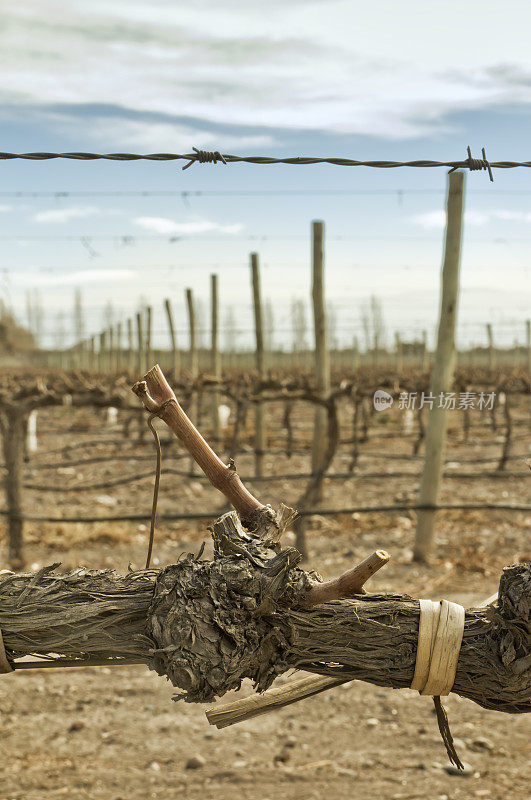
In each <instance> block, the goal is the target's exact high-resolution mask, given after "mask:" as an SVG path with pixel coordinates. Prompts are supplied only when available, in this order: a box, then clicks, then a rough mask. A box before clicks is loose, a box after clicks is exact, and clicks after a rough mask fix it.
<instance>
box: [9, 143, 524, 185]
mask: <svg viewBox="0 0 531 800" xmlns="http://www.w3.org/2000/svg"><path fill="white" fill-rule="evenodd" d="M193 150H194V152H193V153H146V154H141V153H84V152H72V153H48V152H36V153H5V152H0V160H3V161H9V160H13V159H24V160H26V161H47V160H50V159H54V158H65V159H70V160H73V161H98V160H105V161H186V162H187V163H186V164H185V165H184V166H183V170H184V169H188V168H189V167H191V166H192V165H193V164H195V163H199V164H207V163H211V164H217V163H218V162H221V163H223V164H225V165H226V164H234V163H241V162H243V163H246V164H293V165H308V164H331V165H334V166H338V167H372V168H375V169H394V168H396V167H415V168H419V167H424V168H433V167H449V168H450V172H453V171H454V170H456V169H468V170H470V171H471V172H473V171H476V170H486V171H487V172H488V173H489V177H490V180H491V181H492V180H493V175H492V170H493V169H514V168H517V167H531V161H492V162H489V161H488V159H487V156H486V154H485V148H483V149H482V157H481V158H473V157H472V154H471V150H470V147H468V148H467V153H468V155H467V158H466V159H464V160H461V161H431V160H427V159H421V160H415V161H387V160H380V161H357V160H355V159H351V158H331V157H321V156H319V157H314V156H292V157H287V158H275V157H274V156H236V155H230V154H227V153H220V152H219V150H215V151H208V150H199V149H198V148H196V147H194V148H193Z"/></svg>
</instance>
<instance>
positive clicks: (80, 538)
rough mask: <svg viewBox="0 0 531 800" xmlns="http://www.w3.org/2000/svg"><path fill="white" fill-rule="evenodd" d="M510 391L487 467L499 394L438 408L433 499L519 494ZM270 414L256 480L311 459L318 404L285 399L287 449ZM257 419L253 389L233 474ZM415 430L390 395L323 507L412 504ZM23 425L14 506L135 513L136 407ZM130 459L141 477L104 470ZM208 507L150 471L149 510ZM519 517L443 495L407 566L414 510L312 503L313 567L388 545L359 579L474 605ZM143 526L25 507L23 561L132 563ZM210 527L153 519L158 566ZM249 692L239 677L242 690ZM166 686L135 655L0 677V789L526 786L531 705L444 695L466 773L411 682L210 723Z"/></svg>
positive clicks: (487, 588) (266, 790) (517, 403)
mask: <svg viewBox="0 0 531 800" xmlns="http://www.w3.org/2000/svg"><path fill="white" fill-rule="evenodd" d="M133 401H134V398H133ZM132 405H134V403H133V404H132ZM511 407H512V429H513V430H512V442H511V448H510V453H509V456H510V457H509V459H508V460H507V462H506V464H505V469H504V473H505V474H504V473H500V472H499V471H498V470H497V466H498V464H499V460H500V455H501V452H502V450H503V446H504V441H505V429H504V421H503V413H502V409H501V407H500V408H499V409H498V412H497V416H496V418H495V420H494V423H495V425H496V428H495V429H494V428H493V420H492V419H491V417H490V416H489V414H488V412H485V411H483V412H480V411H478V410H473V411H471V412H467V413H469V414H470V419H469V423H470V425H467V426H465V425H464V424H463V421H464V417H463V414H464V412H462V411H457V410H456V411H455V412H452V413H451V419H450V432H449V447H448V454H447V459H448V463H447V467H446V473H447V474H446V477H445V480H444V486H443V494H442V497H441V502H442V503H449V504H455V505H458V504H460V503H467V502H475V503H482V502H485V503H493V502H496V503H502V502H503V503H510V504H515V505H517V504H526V503H529V477H528V475H529V469H528V467H527V466H526V459H528V458H529V457H530V455H531V430H530V427H529V396H528V395H526V394H518V395H515V397H514V398H513V401H512V406H511ZM206 408H207V407H206V404H205V409H206ZM203 413H204V429H205V431H206V433H207V436H208V433H209V424H210V423H209V417H208V413H207V410H204V411H203ZM284 413H285V408H284V404H283V403H282V402H275V403H270V404H268V405H267V413H266V422H267V428H268V448H269V449H268V452H267V454H266V456H265V469H264V473H265V475H266V476H268V478H273V477H275V476H286V475H288V474H289V473H298V474H307V473H308V472H309V471H310V447H311V437H312V424H313V413H314V409H313V408H312V406H311V405H310V404H308V403H303V402H300V403H296V404H295V410H294V411H292V442H291V449H292V454H291V455H287V454H286V445H287V432H286V428H285V424H284V423H285V420H284ZM129 417H131V419H130V423H129V425H128V426H126V433H127V435H126V436H124V422H125V421H126V420H127V419H128V418H129ZM339 419H340V423H341V424H340V440H341V443H340V445H339V447H338V450H337V453H336V456H335V458H334V461H333V464H332V467H331V473H332V474H333V473H341V474H348V473H349V472H350V470H351V465H352V448H353V443H352V408H351V406H350V405H349V404H348V403H347V402H346V401H345V402H343V401H341V403H340V405H339ZM252 420H253V411H252V405H251V406H250V408H249V411H248V414H247V418H246V420H245V423H244V426H243V428H242V430H241V432H240V436H239V443H238V452H237V454H236V461H237V467H238V470H239V472H240V474H241V475H242V476H244V478H245V476H249V477H251V478H252V477H253V476H254V453H253V438H252V434H253V430H252ZM159 427H160V430H161V438H162V439H163V468H164V467H165V468H169V469H173V470H174V472H175V473H178V472H185V473H186V472H188V471H189V468H190V464H189V457H188V456H185V455H184V454H183V452H182V450H181V448H180V446H179V445H178V444H177V443H176V442H175V441H170V439H169V431H167V429H164V426H162V425H160V426H159ZM232 434H233V430H232V421H231V420H229V425H228V427H227V429H226V430H225V432H224V441H223V445H222V448H221V449H222V450H223V451H224V453H225V454H226V452H227V450H228V449H230V445H231V441H232ZM417 440H418V427H417V420H416V418H414V419H413V427H412V429H411V430H410V431H409V432H408V431H406V430H404V412H403V411H402V410H400V409H399V408H397V407H396V405H395V406H394V407H393V408H392V409H390V410H389V411H385V412H380V413H378V414H373V415H372V416H371V418H370V423H369V428H368V436H367V438H366V440H360V441H359V443H358V447H359V453H358V458H357V462H356V465H355V466H354V468H353V471H352V475H351V477H348V478H342V479H341V480H339V479H333V478H332V477H328V478H326V479H325V483H324V500H323V503H322V507H323V508H326V509H330V508H341V507H351V506H375V505H382V504H400V503H404V502H406V503H410V504H411V503H414V502H415V499H416V492H417V489H418V481H419V478H418V476H419V473H420V469H421V465H422V460H421V456H422V453H423V450H422V442H421V441H420V442H418V452H417V457H416V458H412V453H413V449H414V447H415V442H416V441H417ZM38 442H39V447H38V450H37V452H36V453H33V454H30V455H29V456H28V460H27V461H26V463H25V465H24V484H25V486H26V488H25V490H24V512H25V514H27V515H29V516H31V515H35V516H49V517H62V516H65V517H66V516H70V517H73V516H74V517H75V516H78V517H84V516H91V517H97V516H122V515H126V514H146V516H148V515H149V511H150V507H151V493H152V488H153V487H152V484H153V469H154V447H153V441H152V438H151V434H150V433H149V431H148V430H147V427H146V425H145V416H143V415H141V414H139V413H137V412H136V411H125V410H124V411H122V410H120V411H118V416H117V418H116V419H114V420H112V419H111V422H109V420H108V412H107V410H106V409H94V408H92V407H83V408H76V407H67V406H61V407H59V408H57V407H50V408H43V409H41V410H40V411H39V416H38ZM137 474H144V475H145V477H143V478H140V479H139V480H136V481H134V482H131V483H117V482H118V481H120V480H123V479H127V478H128V476H132V475H137ZM474 476H475V477H474ZM304 482H305V481H304V480H303V479H297V480H296V479H292V478H289V477H275V479H274V480H267V481H263V482H261V481H259V480H257V481H255V482H253V483H252V489H253V492H254V493H255V494H256V495H257V496H258V497H259V498H260V499H261V500H262V501H263V502H270V503H271V504H272V505H278V504H279V503H280V502H285V503H287V504H291V505H295V504H296V502H297V498H298V497H299V495H300V493H301V491H302V489H303V487H304ZM31 487H33V488H31ZM82 487H93V488H90V489H82ZM78 489H81V490H78ZM223 507H224V506H223V504H222V502H221V501H220V498H219V495H218V494H217V492H216V491H215V490H214V489H212V488H211V487H210V486H209V485H207V483H206V481H205V480H203V479H202V478H201V477H200V476H199V475H197V474H195V475H193V476H188V477H186V476H185V475H181V474H172V472H166V473H165V474H163V477H162V484H161V497H160V502H159V513H160V515H161V517H164V515H165V514H177V513H183V514H184V513H194V512H205V511H209V510H213V511H216V510H221V509H222V508H223ZM530 524H531V512H529V511H527V512H526V511H511V512H508V511H503V510H496V511H493V510H481V509H474V510H468V511H467V510H449V511H440V512H439V514H438V528H437V531H438V533H437V547H436V552H435V554H434V557H433V559H432V561H431V563H430V565H429V566H422V565H418V564H413V563H412V561H411V558H412V544H413V537H414V532H415V515H414V512H392V513H381V512H374V513H349V514H340V515H333V514H330V515H326V516H324V515H321V514H319V508H316V509H315V513H314V514H313V515H312V516H310V517H309V518H308V520H307V535H308V548H309V565H310V566H311V567H314V568H316V569H318V570H319V571H320V572H321V573H322V574H323V575H324V576H332V575H336V574H338V573H340V572H341V571H343V570H344V569H347V568H348V567H350V566H352V565H353V564H354V563H357V562H359V561H360V560H361V559H362V558H364V557H365V556H366V555H368V554H369V553H370V552H372V551H373V550H374V549H376V548H385V549H387V550H388V551H389V552H390V553H391V555H392V560H391V562H390V564H389V565H388V566H387V567H386V569H385V570H382V571H381V572H380V573H378V575H377V576H375V578H374V579H373V580H372V583H371V586H370V589H372V590H378V591H385V592H387V591H391V592H392V591H402V592H403V591H407V592H408V593H410V594H411V595H413V596H416V597H419V596H420V597H429V598H431V599H438V598H443V597H445V598H448V599H451V600H456V601H458V602H461V603H463V604H465V605H473V604H474V603H476V602H479V601H480V600H482V599H484V598H485V597H486V596H488V595H489V594H492V593H493V592H494V591H495V590H496V588H497V582H498V578H499V574H500V571H501V569H502V567H503V566H505V565H507V564H511V563H517V562H519V561H522V560H525V559H529V558H531V541H530V538H529V530H530ZM148 525H149V522H148V520H145V521H135V522H126V521H116V522H96V523H90V524H88V523H62V522H39V521H31V520H30V521H27V522H26V523H25V531H24V539H25V558H26V562H27V565H28V567H29V568H31V569H32V570H35V569H37V568H38V567H39V566H42V565H43V564H49V563H52V562H55V561H60V562H61V563H62V565H63V567H64V568H65V569H69V568H71V567H74V566H79V565H85V566H89V567H95V568H102V567H112V568H114V569H116V570H117V571H118V572H125V571H126V570H127V569H128V567H129V565H132V566H134V567H135V568H138V567H141V566H142V565H143V561H144V559H145V552H146V543H147V535H148ZM207 525H208V520H177V521H174V522H164V521H161V522H160V523H159V524H158V527H157V534H156V542H155V550H154V555H155V565H164V564H167V563H172V562H175V560H176V559H177V558H178V557H179V555H180V553H182V552H197V551H198V550H199V547H200V545H201V543H202V542H203V541H206V551H205V553H206V554H207V555H208V554H209V553H210V552H211V551H210V549H209V548H210V544H209V539H208V531H207ZM3 527H4V526H3ZM287 536H288V538H289V537H290V534H287ZM250 691H251V689H250V686H245V687H244V688H243V689H242V692H244V693H249V692H250ZM171 696H172V688H171V686H170V685H169V684H167V683H166V682H165V681H164V680H163V679H161V678H158V677H156V676H155V675H154V674H153V673H149V672H148V671H147V670H146V669H145V668H143V667H120V668H114V669H113V670H111V669H108V668H101V669H84V670H82V669H75V670H64V671H58V670H57V671H56V670H46V671H44V670H41V671H32V672H26V673H18V674H15V675H12V676H9V677H8V678H6V679H5V680H2V681H1V682H0V707H1V708H2V721H3V741H2V748H3V752H4V759H3V762H4V764H5V765H8V767H7V766H6V767H4V771H3V774H2V775H1V777H2V797H5V798H6V800H7V798H17V800H19V798H20V799H22V798H24V799H25V800H26V798H27V799H28V800H46V799H47V798H57V797H62V796H65V797H73V798H76V800H77V798H79V799H80V800H85V798H87V799H88V798H93V799H94V800H120V798H123V800H140V798H143V799H144V798H163V797H164V798H167V797H174V796H175V797H176V796H182V797H186V798H189V799H190V800H195V799H196V798H205V797H206V798H210V797H217V798H220V799H222V798H232V797H233V796H234V795H235V794H237V795H238V796H240V797H242V798H249V800H251V799H252V800H254V798H260V800H272V798H274V797H278V796H286V797H290V798H291V797H292V798H303V797H304V798H320V797H322V796H323V793H324V792H327V793H333V794H334V796H335V797H337V798H347V797H348V798H351V797H352V796H353V795H356V796H359V797H365V796H373V797H377V798H383V799H384V800H408V799H409V798H424V797H430V798H440V800H444V799H445V798H447V800H451V799H453V798H463V799H464V798H466V800H468V798H475V797H477V798H487V800H489V798H492V800H502V798H504V800H505V798H507V797H508V796H511V797H515V798H517V797H521V798H524V797H526V792H527V791H528V787H529V780H530V778H531V772H530V771H529V768H528V767H527V768H526V767H525V764H526V760H527V759H526V748H527V747H528V737H529V722H528V721H527V720H526V719H525V718H524V717H523V716H522V717H518V716H515V717H512V716H506V715H504V714H500V713H496V712H489V711H485V710H483V709H481V708H479V707H478V706H476V705H475V704H473V703H470V702H467V701H465V700H462V699H461V698H459V697H457V696H455V695H451V696H450V697H449V698H448V699H447V702H446V706H447V708H448V713H449V717H450V722H451V726H452V732H453V734H454V737H455V738H456V740H457V749H458V752H459V754H460V756H461V759H462V760H463V761H465V762H467V770H466V772H465V777H459V776H454V775H450V774H448V773H447V772H446V771H445V769H444V767H445V765H446V764H447V759H446V754H445V751H444V747H443V745H442V743H441V741H440V737H439V734H438V731H437V725H436V721H435V716H434V715H433V713H432V704H431V702H430V700H429V699H428V698H421V697H419V696H418V694H417V693H415V692H413V691H409V690H405V691H392V690H383V689H379V688H377V687H373V686H368V685H366V684H360V683H356V682H351V683H349V684H347V685H345V686H344V687H340V688H337V689H334V690H331V691H329V692H325V693H324V694H322V695H319V696H317V697H315V698H312V699H309V700H305V701H303V702H302V703H301V704H300V705H296V706H291V707H288V708H285V709H283V710H281V711H279V712H276V713H274V714H271V715H266V716H263V717H259V718H258V719H256V720H251V721H247V722H245V723H242V724H240V725H237V726H234V728H229V729H226V730H224V731H217V730H215V729H213V728H211V727H210V726H209V725H208V723H207V721H206V719H205V716H204V710H205V709H204V707H202V706H194V705H185V704H174V703H172V702H171ZM222 702H223V701H222ZM195 756H200V757H201V759H199V761H198V762H197V764H196V766H197V765H199V766H197V768H196V769H190V768H187V762H188V760H189V759H190V758H193V757H195ZM202 759H204V763H203V761H202Z"/></svg>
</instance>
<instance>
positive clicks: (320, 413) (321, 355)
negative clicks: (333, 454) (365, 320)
mask: <svg viewBox="0 0 531 800" xmlns="http://www.w3.org/2000/svg"><path fill="white" fill-rule="evenodd" d="M323 238H324V222H321V221H318V220H316V221H314V222H313V223H312V240H313V242H312V244H313V249H312V300H313V320H314V331H315V382H316V384H317V387H316V388H317V392H318V393H319V394H320V395H321V396H323V397H325V396H326V395H327V394H328V393H329V392H330V359H329V354H328V349H327V341H326V311H325V298H324V266H323V261H324V259H323ZM327 430H328V417H327V413H326V408H324V407H323V406H318V407H316V409H315V417H314V434H313V449H312V472H316V471H317V469H318V468H319V465H320V464H321V462H322V460H323V457H324V454H325V451H326V445H327ZM322 497H323V487H322V484H321V485H320V486H318V487H317V488H316V492H315V499H316V500H317V501H320V500H322Z"/></svg>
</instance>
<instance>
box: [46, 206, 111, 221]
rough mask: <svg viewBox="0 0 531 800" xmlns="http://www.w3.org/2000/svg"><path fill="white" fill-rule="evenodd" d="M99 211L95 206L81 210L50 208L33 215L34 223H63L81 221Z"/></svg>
mask: <svg viewBox="0 0 531 800" xmlns="http://www.w3.org/2000/svg"><path fill="white" fill-rule="evenodd" d="M98 211H99V209H97V208H96V207H95V206H84V207H83V208H51V209H48V210H47V211H38V212H37V214H35V215H34V217H33V220H34V221H35V222H51V223H63V222H69V221H70V220H71V219H82V218H84V217H91V216H92V215H93V214H97V213H98Z"/></svg>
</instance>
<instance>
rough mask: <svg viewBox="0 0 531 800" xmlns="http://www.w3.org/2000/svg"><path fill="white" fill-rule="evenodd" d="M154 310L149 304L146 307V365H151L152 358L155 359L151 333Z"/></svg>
mask: <svg viewBox="0 0 531 800" xmlns="http://www.w3.org/2000/svg"><path fill="white" fill-rule="evenodd" d="M152 316H153V314H152V311H151V306H147V308H146V349H145V351H144V352H145V354H146V366H147V367H149V366H150V364H151V362H152V360H153V351H152V335H151V327H152V326H151V319H152Z"/></svg>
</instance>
